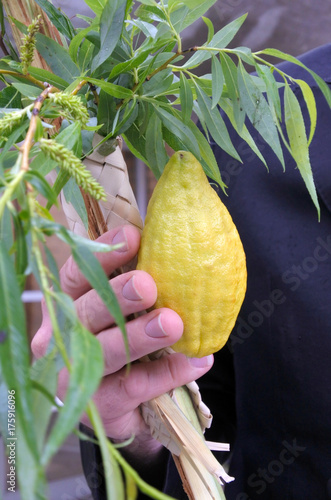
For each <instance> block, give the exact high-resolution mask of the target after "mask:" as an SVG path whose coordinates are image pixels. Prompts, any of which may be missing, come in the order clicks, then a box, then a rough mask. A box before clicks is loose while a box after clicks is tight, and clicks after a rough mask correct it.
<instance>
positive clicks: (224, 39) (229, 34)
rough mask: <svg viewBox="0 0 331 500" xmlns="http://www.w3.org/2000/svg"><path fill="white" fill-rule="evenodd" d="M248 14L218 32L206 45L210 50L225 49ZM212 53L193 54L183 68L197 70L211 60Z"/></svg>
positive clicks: (202, 51) (206, 51)
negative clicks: (196, 68) (204, 62)
mask: <svg viewBox="0 0 331 500" xmlns="http://www.w3.org/2000/svg"><path fill="white" fill-rule="evenodd" d="M246 17H247V14H244V15H243V16H241V17H238V19H235V20H234V21H232V22H231V23H229V24H227V25H226V26H224V28H222V29H221V30H219V31H217V33H215V35H214V36H213V38H212V39H211V41H210V42H209V43H208V44H206V45H205V47H206V48H207V49H208V48H217V49H224V48H225V47H227V46H228V45H229V43H230V42H231V41H232V40H233V38H234V37H235V35H236V34H237V33H238V31H239V30H240V28H241V26H242V24H243V22H244V21H245V19H246ZM211 55H212V52H211V51H209V50H203V49H201V50H198V51H197V52H195V53H194V54H193V56H192V57H191V58H190V59H189V60H188V61H187V62H186V63H185V64H183V66H182V67H183V68H195V67H197V66H198V65H200V64H201V63H202V62H203V61H206V60H208V59H210V57H211Z"/></svg>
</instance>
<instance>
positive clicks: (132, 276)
mask: <svg viewBox="0 0 331 500" xmlns="http://www.w3.org/2000/svg"><path fill="white" fill-rule="evenodd" d="M110 284H111V287H112V289H113V291H114V293H115V295H116V297H117V300H118V302H119V305H120V307H121V311H122V314H123V316H128V315H130V314H134V313H137V312H140V311H144V310H145V309H149V308H150V307H152V306H153V305H154V303H155V301H156V296H157V290H156V285H155V282H154V280H153V279H152V278H151V276H150V275H149V274H147V273H145V272H144V271H132V272H129V273H126V274H121V275H120V276H116V278H113V279H112V280H111V281H110ZM75 305H76V310H77V314H78V316H79V318H80V320H81V321H82V323H83V324H84V326H85V327H86V328H87V329H88V330H90V331H91V332H92V333H98V332H100V331H101V330H103V329H105V328H108V327H109V326H111V325H112V324H113V323H114V320H113V317H112V316H111V315H110V313H109V311H108V309H107V308H106V306H105V305H104V303H103V301H102V300H101V298H100V297H99V295H98V294H97V292H96V291H95V290H90V291H89V292H87V293H86V294H84V295H83V296H82V297H79V298H78V299H77V300H76V303H75Z"/></svg>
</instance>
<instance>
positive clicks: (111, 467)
mask: <svg viewBox="0 0 331 500" xmlns="http://www.w3.org/2000/svg"><path fill="white" fill-rule="evenodd" d="M89 417H90V419H91V421H92V423H93V429H94V432H95V434H96V437H97V439H98V443H99V446H100V451H101V456H102V463H103V467H104V471H105V478H106V493H107V498H109V499H112V498H113V499H114V500H115V499H116V500H125V499H126V496H125V494H124V485H123V477H122V474H121V469H120V467H119V464H118V461H117V460H116V458H115V457H114V456H113V454H112V453H111V452H110V447H113V445H112V444H111V443H110V442H109V440H108V438H107V436H106V434H105V430H104V427H103V424H102V421H101V418H100V416H99V414H98V411H97V409H96V407H95V405H94V403H93V402H91V404H90V408H89Z"/></svg>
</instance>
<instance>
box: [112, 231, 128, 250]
mask: <svg viewBox="0 0 331 500" xmlns="http://www.w3.org/2000/svg"><path fill="white" fill-rule="evenodd" d="M112 244H113V245H120V244H122V245H121V246H120V247H119V248H117V249H116V252H126V251H127V250H128V248H129V246H128V241H127V239H126V235H125V232H124V229H120V230H119V231H118V233H116V234H115V236H114V238H113V241H112Z"/></svg>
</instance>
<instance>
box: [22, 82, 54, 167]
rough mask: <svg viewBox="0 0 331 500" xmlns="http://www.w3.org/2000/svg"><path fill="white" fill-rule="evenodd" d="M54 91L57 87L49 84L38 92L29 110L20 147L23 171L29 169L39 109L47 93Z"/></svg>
mask: <svg viewBox="0 0 331 500" xmlns="http://www.w3.org/2000/svg"><path fill="white" fill-rule="evenodd" d="M56 91H57V89H56V88H55V87H53V86H51V85H49V86H47V87H46V88H45V90H43V92H42V93H41V94H40V96H39V97H37V99H36V100H35V102H34V106H33V108H32V112H31V114H32V117H31V120H30V125H29V129H28V132H27V134H26V137H25V140H24V142H23V144H22V146H21V147H20V151H21V153H22V163H21V170H23V171H25V172H27V171H28V170H29V154H30V150H31V148H32V146H33V143H34V135H35V132H36V128H37V118H38V116H39V113H40V109H41V107H42V105H43V103H44V102H45V99H46V98H47V96H48V94H49V93H50V92H56Z"/></svg>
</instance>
